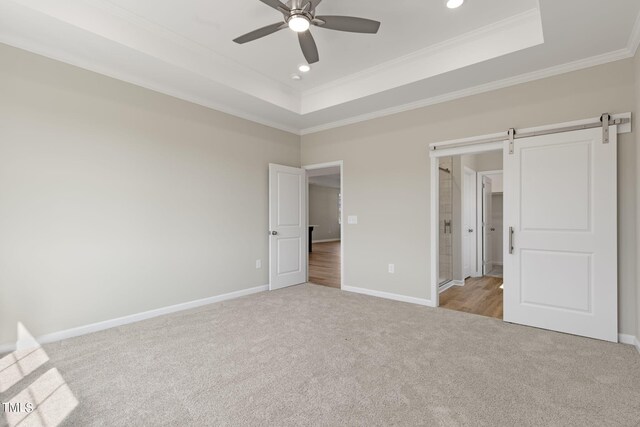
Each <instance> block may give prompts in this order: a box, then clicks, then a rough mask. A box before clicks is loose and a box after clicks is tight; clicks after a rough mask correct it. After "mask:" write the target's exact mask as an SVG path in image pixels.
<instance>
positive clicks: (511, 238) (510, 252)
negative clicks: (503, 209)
mask: <svg viewBox="0 0 640 427" xmlns="http://www.w3.org/2000/svg"><path fill="white" fill-rule="evenodd" d="M513 234H514V231H513V227H509V254H512V255H513Z"/></svg>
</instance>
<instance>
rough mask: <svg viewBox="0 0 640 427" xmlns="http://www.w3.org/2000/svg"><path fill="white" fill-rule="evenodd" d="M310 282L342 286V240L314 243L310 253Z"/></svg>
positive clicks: (336, 286) (333, 286) (335, 286)
mask: <svg viewBox="0 0 640 427" xmlns="http://www.w3.org/2000/svg"><path fill="white" fill-rule="evenodd" d="M309 282H311V283H314V284H316V285H323V286H329V287H331V288H340V242H324V243H314V244H313V252H311V253H310V254H309Z"/></svg>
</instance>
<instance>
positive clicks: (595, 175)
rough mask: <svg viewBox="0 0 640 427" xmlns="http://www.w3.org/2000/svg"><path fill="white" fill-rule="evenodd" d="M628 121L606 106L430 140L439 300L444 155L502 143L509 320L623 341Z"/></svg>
mask: <svg viewBox="0 0 640 427" xmlns="http://www.w3.org/2000/svg"><path fill="white" fill-rule="evenodd" d="M629 123H630V115H629V114H628V113H627V114H619V115H614V116H611V115H609V114H603V115H602V116H600V117H596V118H591V119H585V120H578V121H574V122H566V123H560V124H555V125H547V126H540V127H536V128H527V129H509V131H508V132H505V133H504V134H502V133H499V134H493V135H486V136H482V137H476V138H465V139H460V140H455V141H447V142H441V143H435V144H430V146H429V148H430V150H431V154H430V157H431V236H432V239H431V264H430V265H431V266H432V271H431V284H430V286H431V298H432V302H433V305H434V306H439V305H441V304H440V302H441V301H440V300H441V298H440V294H439V293H438V289H439V285H438V279H439V277H438V276H439V272H438V266H439V264H438V254H439V251H438V246H439V234H438V225H439V224H438V223H439V216H438V214H439V210H438V206H437V204H438V189H439V175H438V172H437V171H438V166H439V162H440V159H441V158H443V157H448V156H452V155H466V154H471V153H487V152H491V151H493V150H500V151H499V152H501V154H502V159H503V162H504V165H503V166H504V167H503V170H504V195H503V214H504V224H503V237H502V241H503V248H502V254H503V260H504V261H503V262H504V279H505V282H504V284H503V285H504V286H503V288H504V296H503V310H504V318H503V320H504V321H507V322H510V323H517V324H521V325H526V326H533V327H538V328H542V329H548V330H552V331H557V332H564V333H569V334H574V335H579V336H584V337H590V338H596V339H601V340H606V341H612V342H617V341H618V329H617V322H618V307H617V302H618V301H617V295H618V277H617V261H618V257H617V236H618V234H617V213H618V212H617V208H616V207H617V142H618V141H617V138H618V133H628V132H630V131H631V129H630V126H629ZM454 169H455V168H454ZM492 200H493V199H492ZM454 229H455V227H454ZM479 244H480V243H479ZM488 267H489V266H487V268H488Z"/></svg>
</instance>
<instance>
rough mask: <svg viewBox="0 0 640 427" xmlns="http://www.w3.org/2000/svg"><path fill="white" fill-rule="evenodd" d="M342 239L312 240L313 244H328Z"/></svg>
mask: <svg viewBox="0 0 640 427" xmlns="http://www.w3.org/2000/svg"><path fill="white" fill-rule="evenodd" d="M339 241H340V239H324V240H312V241H311V243H327V242H339Z"/></svg>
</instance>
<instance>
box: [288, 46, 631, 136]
mask: <svg viewBox="0 0 640 427" xmlns="http://www.w3.org/2000/svg"><path fill="white" fill-rule="evenodd" d="M633 56H634V54H633V53H632V52H631V51H630V50H629V48H628V47H627V48H624V49H619V50H616V51H613V52H608V53H605V54H602V55H596V56H592V57H590V58H586V59H581V60H578V61H573V62H569V63H566V64H562V65H557V66H554V67H549V68H545V69H542V70H538V71H533V72H531V73H525V74H520V75H518V76H515V77H510V78H507V79H502V80H497V81H494V82H491V83H486V84H483V85H479V86H474V87H471V88H468V89H463V90H459V91H455V92H450V93H446V94H444V95H438V96H434V97H430V98H425V99H422V100H420V101H416V102H411V103H408V104H403V105H399V106H396V107H391V108H386V109H383V110H378V111H374V112H371V113H368V114H363V115H359V116H355V117H350V118H347V119H344V120H338V121H334V122H331V123H325V124H322V125H318V126H312V127H308V128H305V129H302V130H301V131H300V134H301V135H310V134H313V133H317V132H322V131H325V130H329V129H335V128H338V127H342V126H348V125H352V124H356V123H360V122H364V121H368V120H372V119H377V118H380V117H385V116H390V115H393V114H398V113H402V112H405V111H410V110H416V109H418V108H423V107H428V106H430V105H435V104H440V103H443V102H448V101H453V100H456V99H461V98H466V97H468V96H473V95H479V94H482V93H487V92H491V91H494V90H498V89H504V88H507V87H510V86H515V85H519V84H522V83H528V82H532V81H535V80H541V79H545V78H548V77H553V76H557V75H561V74H566V73H570V72H573V71H579V70H583V69H586V68H590V67H595V66H598V65H603V64H607V63H610V62H615V61H620V60H623V59H628V58H631V57H633Z"/></svg>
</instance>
